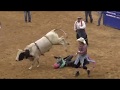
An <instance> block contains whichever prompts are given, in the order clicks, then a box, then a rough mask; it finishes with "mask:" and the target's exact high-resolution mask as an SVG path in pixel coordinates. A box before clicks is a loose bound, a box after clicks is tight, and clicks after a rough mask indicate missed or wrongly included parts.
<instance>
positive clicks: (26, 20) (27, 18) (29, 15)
mask: <svg viewBox="0 0 120 90" xmlns="http://www.w3.org/2000/svg"><path fill="white" fill-rule="evenodd" d="M24 15H25V22H31V12H30V11H24Z"/></svg>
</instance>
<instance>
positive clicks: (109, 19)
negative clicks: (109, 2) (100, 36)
mask: <svg viewBox="0 0 120 90" xmlns="http://www.w3.org/2000/svg"><path fill="white" fill-rule="evenodd" d="M103 24H104V25H106V26H110V27H113V28H116V29H120V11H106V12H105V13H104V16H103Z"/></svg>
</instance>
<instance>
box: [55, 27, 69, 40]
mask: <svg viewBox="0 0 120 90" xmlns="http://www.w3.org/2000/svg"><path fill="white" fill-rule="evenodd" d="M57 30H60V31H62V32H63V33H64V34H65V38H68V35H67V33H66V32H65V31H64V30H62V29H53V31H57Z"/></svg>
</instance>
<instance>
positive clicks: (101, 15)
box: [97, 11, 104, 26]
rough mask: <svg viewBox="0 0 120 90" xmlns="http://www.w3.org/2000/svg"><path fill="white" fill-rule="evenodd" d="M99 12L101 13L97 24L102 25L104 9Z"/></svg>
mask: <svg viewBox="0 0 120 90" xmlns="http://www.w3.org/2000/svg"><path fill="white" fill-rule="evenodd" d="M99 14H100V16H99V18H98V24H97V26H100V22H101V19H102V17H103V14H104V11H99Z"/></svg>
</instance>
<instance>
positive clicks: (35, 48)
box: [16, 29, 69, 69]
mask: <svg viewBox="0 0 120 90" xmlns="http://www.w3.org/2000/svg"><path fill="white" fill-rule="evenodd" d="M56 30H61V29H53V30H51V31H50V32H48V33H47V34H46V35H45V36H43V37H42V38H40V39H39V40H37V41H35V42H34V43H31V44H29V45H27V46H26V47H25V48H24V50H21V49H18V52H17V56H16V61H21V60H23V59H29V60H31V61H33V63H32V65H31V66H30V67H29V69H32V67H33V65H34V63H35V62H37V63H38V65H37V67H39V58H40V55H44V53H45V52H48V51H49V50H50V49H51V48H52V46H53V45H63V46H64V48H65V50H66V51H67V47H66V46H67V45H69V43H68V42H67V41H66V40H65V38H64V37H63V36H61V37H59V36H58V34H57V33H56V32H55V31H56ZM61 31H62V32H64V31H63V30H61ZM64 34H65V35H66V33H65V32H64Z"/></svg>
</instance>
